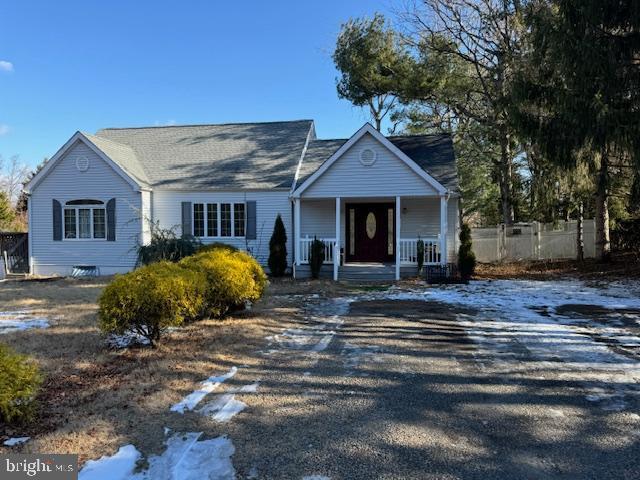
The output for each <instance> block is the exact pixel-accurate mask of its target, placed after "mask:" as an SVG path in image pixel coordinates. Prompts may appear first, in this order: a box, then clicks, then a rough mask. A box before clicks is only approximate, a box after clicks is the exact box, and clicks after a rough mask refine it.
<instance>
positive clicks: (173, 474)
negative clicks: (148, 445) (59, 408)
mask: <svg viewBox="0 0 640 480" xmlns="http://www.w3.org/2000/svg"><path fill="white" fill-rule="evenodd" d="M201 436H202V432H192V433H185V434H175V435H173V436H172V437H171V438H169V439H168V440H167V442H166V445H167V448H166V450H165V451H164V453H162V455H153V456H151V457H149V458H148V468H147V469H145V470H143V471H142V472H139V473H134V470H135V467H136V464H137V462H138V460H140V459H141V458H142V455H141V454H140V452H139V451H138V450H137V449H136V448H135V447H134V446H133V445H125V446H124V447H121V448H120V450H118V452H117V453H116V454H115V455H113V456H111V457H102V458H101V459H99V460H89V461H88V462H87V463H86V464H85V466H84V468H83V469H82V470H81V471H80V474H79V476H78V479H79V480H201V479H204V478H209V479H217V480H233V479H235V469H234V468H233V464H232V463H231V456H232V455H233V454H234V453H235V449H234V447H233V444H232V443H231V440H229V439H228V438H227V437H226V436H223V437H217V438H213V439H211V440H202V441H200V437H201Z"/></svg>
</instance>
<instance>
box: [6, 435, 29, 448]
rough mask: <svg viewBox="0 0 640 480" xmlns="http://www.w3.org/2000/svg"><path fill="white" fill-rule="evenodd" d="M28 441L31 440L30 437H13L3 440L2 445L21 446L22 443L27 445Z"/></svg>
mask: <svg viewBox="0 0 640 480" xmlns="http://www.w3.org/2000/svg"><path fill="white" fill-rule="evenodd" d="M29 440H31V437H13V438H10V439H8V440H5V441H4V444H3V445H4V446H5V447H13V446H15V445H22V444H24V443H27V442H28V441H29Z"/></svg>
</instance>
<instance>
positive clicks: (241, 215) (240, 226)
mask: <svg viewBox="0 0 640 480" xmlns="http://www.w3.org/2000/svg"><path fill="white" fill-rule="evenodd" d="M233 225H234V229H233V235H234V237H244V235H245V225H246V214H245V208H244V203H236V204H234V205H233Z"/></svg>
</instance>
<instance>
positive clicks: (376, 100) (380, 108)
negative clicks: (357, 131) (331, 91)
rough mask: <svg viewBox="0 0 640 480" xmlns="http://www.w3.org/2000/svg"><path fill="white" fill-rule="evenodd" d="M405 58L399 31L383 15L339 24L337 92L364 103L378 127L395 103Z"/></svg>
mask: <svg viewBox="0 0 640 480" xmlns="http://www.w3.org/2000/svg"><path fill="white" fill-rule="evenodd" d="M406 60H407V55H406V52H405V51H404V49H403V47H402V45H401V43H400V37H399V35H398V34H397V33H396V32H394V31H393V30H392V29H391V28H390V27H389V26H388V25H387V22H386V20H385V18H384V17H383V16H382V15H380V14H377V15H375V16H374V17H373V18H372V19H367V18H365V19H359V20H350V21H349V22H347V23H345V24H344V25H342V29H341V31H340V35H339V36H338V41H337V44H336V49H335V51H334V53H333V61H334V63H335V65H336V68H337V69H338V71H339V72H340V74H341V76H340V79H339V80H338V83H337V89H338V96H339V97H340V98H344V99H346V100H349V101H350V102H351V103H353V104H354V105H356V106H358V107H367V108H368V109H369V113H370V116H371V120H373V122H374V124H375V127H376V129H377V130H378V131H380V130H381V128H382V120H383V119H384V118H385V117H386V116H387V115H388V114H389V113H390V112H392V111H393V109H394V107H395V106H396V105H397V102H398V98H397V96H396V92H397V91H398V82H399V81H400V78H401V77H402V71H403V68H404V65H405V64H406Z"/></svg>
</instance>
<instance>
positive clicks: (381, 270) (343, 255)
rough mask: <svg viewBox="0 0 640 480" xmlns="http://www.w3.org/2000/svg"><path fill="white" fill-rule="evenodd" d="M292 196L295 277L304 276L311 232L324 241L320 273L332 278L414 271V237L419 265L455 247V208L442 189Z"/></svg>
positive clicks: (388, 276)
mask: <svg viewBox="0 0 640 480" xmlns="http://www.w3.org/2000/svg"><path fill="white" fill-rule="evenodd" d="M293 202H294V276H295V277H296V278H306V277H309V276H310V273H311V271H310V268H309V257H310V250H311V243H312V242H313V240H314V238H317V239H319V240H321V241H322V242H323V243H324V249H325V250H324V257H325V260H324V264H323V267H322V269H321V272H320V273H321V276H322V277H325V278H333V279H334V280H339V279H342V280H399V279H400V278H403V277H412V276H415V275H416V274H417V273H418V272H417V266H418V240H422V241H423V242H424V265H444V264H446V263H447V262H448V261H450V259H451V258H452V255H451V254H452V253H454V252H455V243H456V241H455V228H456V227H455V224H456V222H457V208H456V209H455V210H453V209H451V208H450V203H449V199H448V197H447V196H446V195H439V196H407V197H402V196H396V197H358V198H342V197H334V198H321V199H319V198H313V199H305V198H302V199H301V198H294V199H293ZM452 210H453V211H452ZM451 217H453V219H452V220H453V222H450V218H451ZM450 223H452V225H450Z"/></svg>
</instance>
